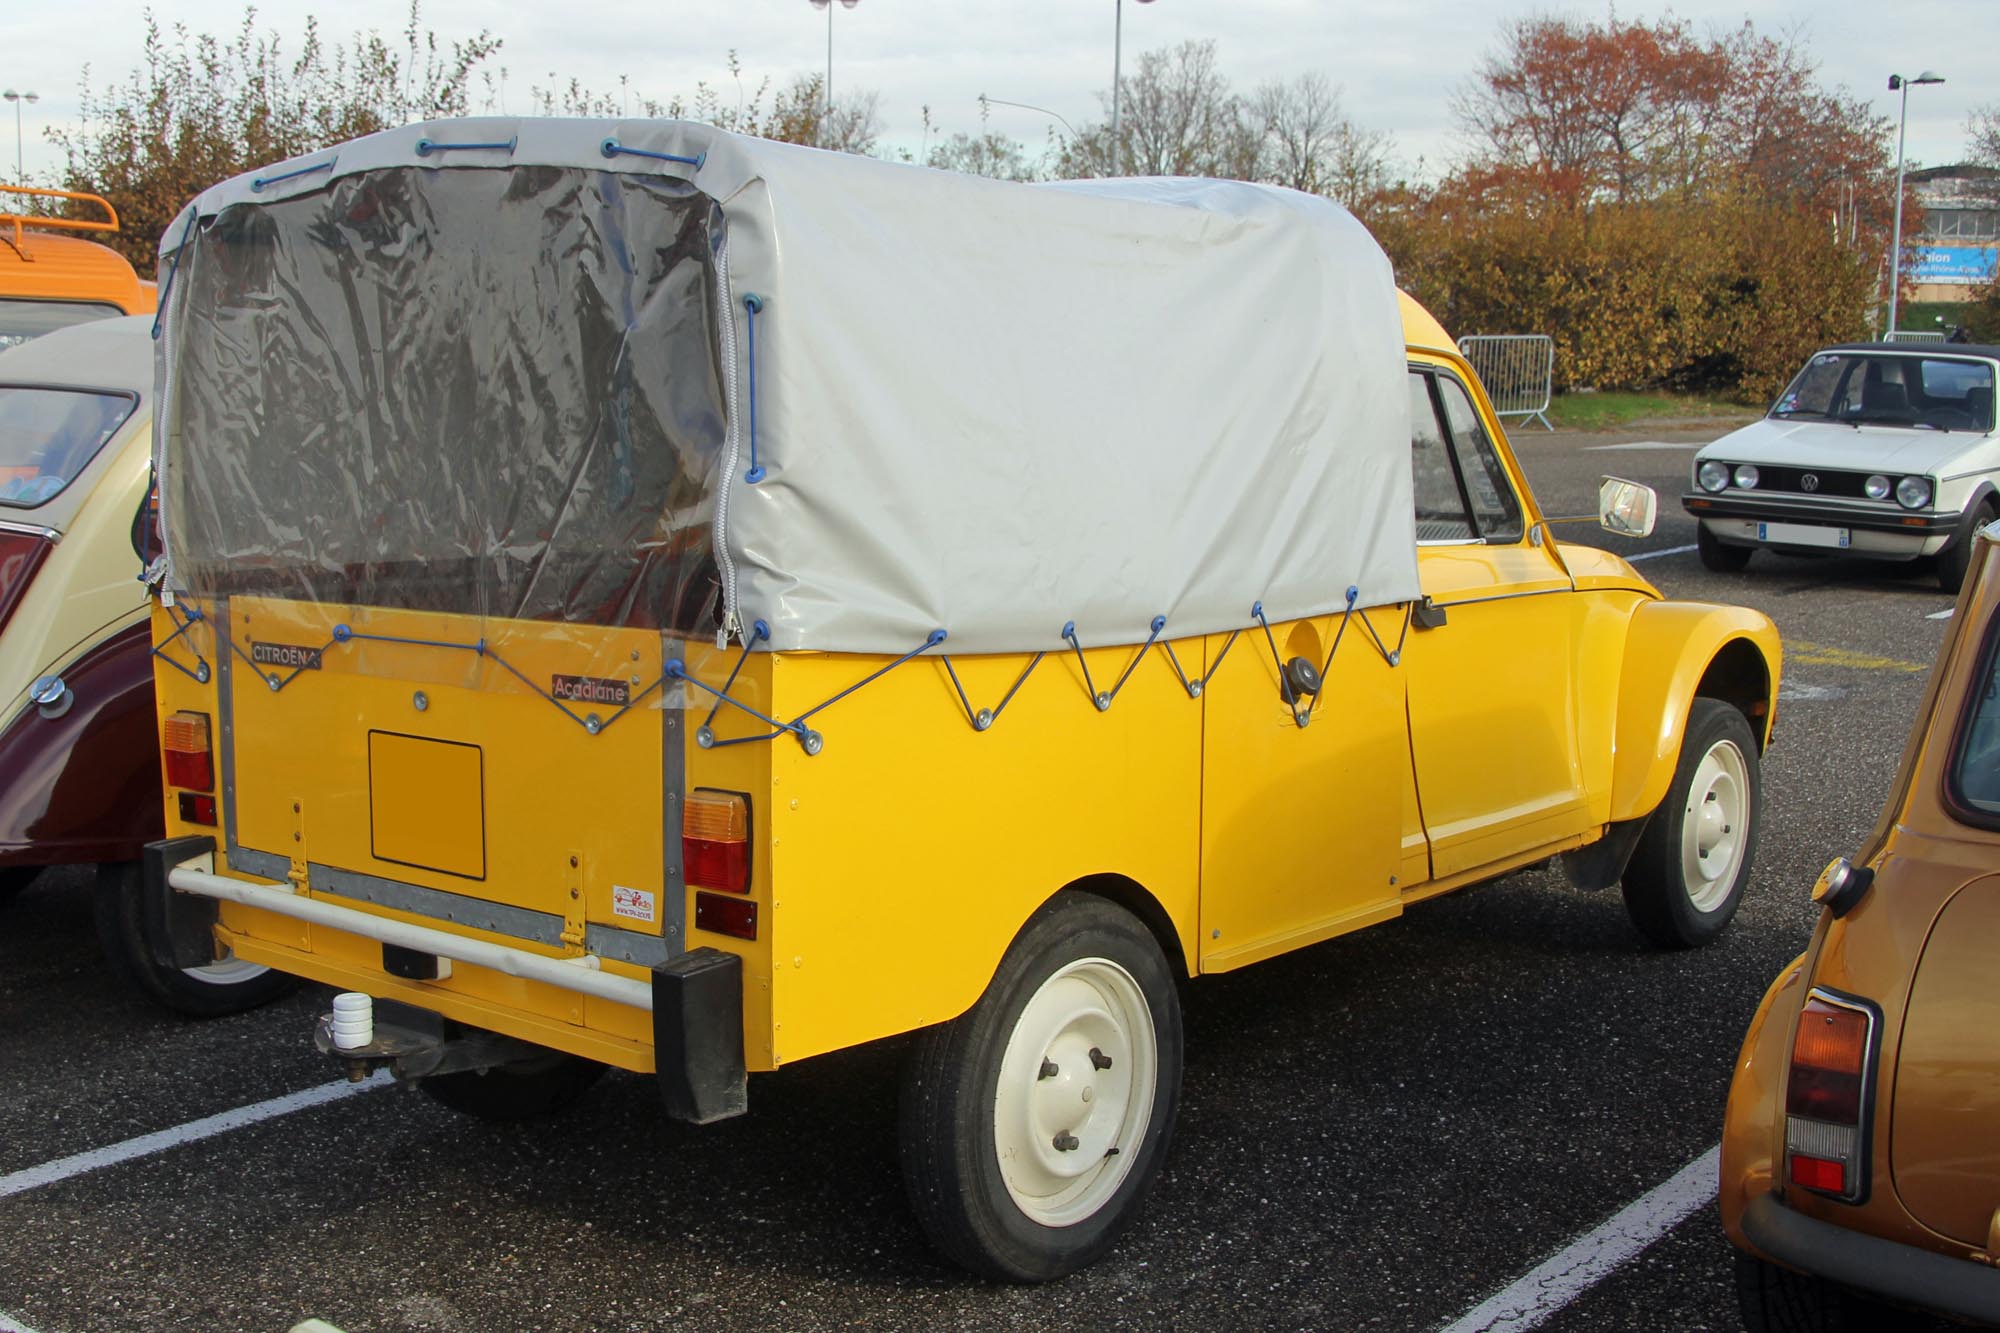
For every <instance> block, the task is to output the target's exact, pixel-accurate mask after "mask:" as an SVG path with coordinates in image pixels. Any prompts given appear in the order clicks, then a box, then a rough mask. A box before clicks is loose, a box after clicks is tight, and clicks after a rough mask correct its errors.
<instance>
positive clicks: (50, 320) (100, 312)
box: [0, 297, 125, 352]
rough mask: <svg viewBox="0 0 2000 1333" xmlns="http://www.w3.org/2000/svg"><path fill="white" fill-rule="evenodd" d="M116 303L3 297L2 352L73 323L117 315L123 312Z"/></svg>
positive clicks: (0, 314)
mask: <svg viewBox="0 0 2000 1333" xmlns="http://www.w3.org/2000/svg"><path fill="white" fill-rule="evenodd" d="M124 313H125V312H124V311H123V310H120V309H119V308H118V307H117V306H115V305H103V304H101V303H99V302H96V301H29V300H24V299H18V298H12V297H0V352H4V351H6V350H7V349H8V348H9V347H13V346H15V345H17V344H19V343H24V342H26V341H28V339H30V338H39V337H41V336H42V335H43V334H44V333H54V332H55V331H56V330H57V329H66V328H68V327H69V326H70V325H72V324H88V323H89V322H90V321H91V320H93V319H117V318H118V317H119V316H120V315H122V314H124Z"/></svg>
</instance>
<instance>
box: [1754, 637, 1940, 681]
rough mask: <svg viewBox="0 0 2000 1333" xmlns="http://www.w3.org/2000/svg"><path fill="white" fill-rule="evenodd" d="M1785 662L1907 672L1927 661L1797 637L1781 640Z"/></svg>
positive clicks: (1926, 667) (1920, 668)
mask: <svg viewBox="0 0 2000 1333" xmlns="http://www.w3.org/2000/svg"><path fill="white" fill-rule="evenodd" d="M1785 665H1786V666H1830V667H1845V668H1847V669H1848V670H1849V671H1907V672H1911V673H1915V672H1919V671H1929V670H1930V669H1931V664H1930V663H1929V662H1905V661H1903V660H1902V659H1901V658H1897V657H1877V656H1876V655H1875V654H1873V653H1857V652H1855V651H1854V650H1853V649H1851V648H1834V647H1832V646H1830V645H1828V644H1824V643H1802V642H1800V641H1799V640H1797V639H1787V640H1785Z"/></svg>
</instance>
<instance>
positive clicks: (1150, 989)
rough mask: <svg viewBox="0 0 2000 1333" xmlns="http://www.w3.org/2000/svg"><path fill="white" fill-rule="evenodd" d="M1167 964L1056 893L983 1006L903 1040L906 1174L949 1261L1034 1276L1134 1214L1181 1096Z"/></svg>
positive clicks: (1117, 919) (1080, 902) (1103, 1239)
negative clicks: (907, 1045) (906, 1046)
mask: <svg viewBox="0 0 2000 1333" xmlns="http://www.w3.org/2000/svg"><path fill="white" fill-rule="evenodd" d="M1174 984H1175V976H1174V973H1173V972H1172V971H1171V970H1170V969H1169V967H1168V964H1167V960H1166V957H1165V955H1164V954H1163V953H1162V952H1161V950H1160V945H1159V944H1158V942H1157V941H1155V939H1154V938H1153V936H1152V934H1151V933H1150V932H1149V931H1148V930H1147V929H1146V928H1145V927H1144V926H1143V925H1141V924H1140V923H1139V921H1138V920H1137V918H1135V917H1134V916H1133V915H1132V914H1131V913H1130V912H1127V911H1125V910H1124V909H1123V908H1121V907H1119V906H1117V905H1116V904H1114V903H1111V902H1108V901H1106V900H1105V899H1102V898H1098V897H1095V896H1093V895H1090V894H1085V893H1080V892H1074V891H1070V892H1065V893H1061V894H1058V895H1057V896H1056V897H1055V898H1053V899H1051V900H1050V901H1049V902H1048V903H1047V904H1045V905H1044V906H1043V907H1042V908H1041V910H1040V911H1038V912H1036V914H1035V915H1034V917H1033V918H1031V919H1030V920H1029V922H1028V924H1027V925H1026V926H1024V927H1022V929H1021V933H1020V934H1019V935H1018V936H1016V937H1015V939H1014V942H1013V944H1012V945H1011V946H1010V947H1009V948H1008V950H1007V954H1006V956H1005V957H1004V958H1003V959H1002V960H1001V962H1000V966H999V968H998V969H997V970H996V971H995V973H994V975H993V980H992V981H991V982H990V983H989V984H988V985H987V987H986V992H985V994H983V995H982V996H980V998H979V1002H978V1003H977V1004H975V1005H973V1007H972V1008H971V1009H970V1010H968V1011H967V1012H966V1013H965V1014H963V1015H961V1016H960V1017H959V1018H957V1019H954V1020H953V1021H951V1022H949V1023H944V1024H941V1025H939V1026H937V1027H934V1028H930V1029H928V1030H926V1031H924V1032H923V1033H920V1034H919V1035H918V1037H917V1040H916V1043H915V1045H914V1046H913V1047H912V1049H911V1051H910V1055H909V1059H908V1061H907V1063H906V1064H905V1066H904V1071H903V1096H902V1117H901V1157H902V1165H903V1180H904V1183H905V1184H906V1185H907V1186H908V1188H909V1193H910V1202H911V1206H912V1207H913V1208H914V1209H915V1211H916V1215H917V1221H918V1223H919V1224H920V1225H921V1226H922V1227H923V1229H924V1233H925V1235H926V1236H928V1237H929V1239H930V1241H931V1243H932V1244H933V1245H935V1246H936V1247H937V1248H938V1250H939V1251H940V1252H942V1253H943V1254H944V1255H945V1257H947V1258H949V1259H951V1260H952V1261H953V1262H955V1263H958V1264H960V1265H962V1266H963V1267H965V1268H968V1269H971V1270H972V1271H973V1272H975V1273H978V1274H981V1275H982V1276H985V1277H990V1278H995V1279H998V1280H1001V1281H1007V1282H1045V1281H1048V1280H1050V1279H1051V1278H1058V1277H1061V1276H1063V1275H1064V1274H1066V1273H1071V1272H1074V1271H1076V1270H1077V1269H1079V1268H1081V1267H1083V1266H1084V1265H1085V1264H1088V1263H1090V1262H1091V1261H1093V1260H1094V1259H1096V1258H1097V1257H1098V1256H1099V1255H1101V1254H1103V1253H1104V1252H1105V1251H1106V1250H1108V1249H1110V1248H1111V1246H1112V1244H1113V1243H1115V1242H1116V1240H1117V1238H1118V1236H1119V1234H1120V1233H1121V1232H1122V1231H1123V1230H1124V1229H1125V1228H1126V1226H1128V1225H1129V1224H1130V1223H1131V1221H1132V1219H1133V1218H1134V1217H1136V1216H1137V1215H1138V1212H1139V1209H1140V1207H1141V1205H1142V1204H1143V1203H1144V1201H1145V1196H1146V1193H1147V1191H1148V1190H1149V1189H1150V1188H1151V1186H1152V1183H1153V1180H1154V1178H1155V1177H1156V1176H1158V1174H1159V1171H1160V1164H1161V1162H1162V1160H1163V1159H1164V1158H1165V1155H1166V1150H1167V1143H1168V1140H1169V1139H1170V1138H1171V1136H1172V1133H1173V1123H1174V1113H1175V1108H1176V1106H1177V1104H1178V1102H1179V1098H1180V1081H1181V1015H1180V1002H1179V998H1178V996H1177V994H1176V992H1175V989H1174Z"/></svg>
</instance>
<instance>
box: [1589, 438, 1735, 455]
mask: <svg viewBox="0 0 2000 1333" xmlns="http://www.w3.org/2000/svg"><path fill="white" fill-rule="evenodd" d="M1707 447H1708V446H1707V445H1706V444H1683V443H1674V444H1669V443H1668V442H1667V441H1665V440H1634V441H1632V442H1631V443H1630V444H1586V445H1584V446H1583V451H1584V452H1585V453H1587V454H1622V453H1628V452H1631V451H1634V450H1639V449H1685V450H1686V451H1687V452H1689V453H1693V452H1694V451H1695V450H1697V449H1706V448H1707Z"/></svg>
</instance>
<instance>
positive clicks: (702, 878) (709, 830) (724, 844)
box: [681, 789, 754, 929]
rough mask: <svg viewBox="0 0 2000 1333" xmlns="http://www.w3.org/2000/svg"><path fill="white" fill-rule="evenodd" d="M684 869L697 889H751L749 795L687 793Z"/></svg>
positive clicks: (683, 818) (683, 813)
mask: <svg viewBox="0 0 2000 1333" xmlns="http://www.w3.org/2000/svg"><path fill="white" fill-rule="evenodd" d="M681 870H682V872H683V873H684V874H685V875H686V876H687V882H688V883H689V884H692V885H694V886H696V887H698V888H704V889H721V890H723V891H725V892H727V893H748V892H750V798H749V797H747V796H744V795H742V794H741V793H739V792H733V791H708V790H705V789H703V790H696V791H692V792H689V793H688V798H687V804H686V805H685V806H683V807H682V810H681ZM753 929H754V925H753Z"/></svg>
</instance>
